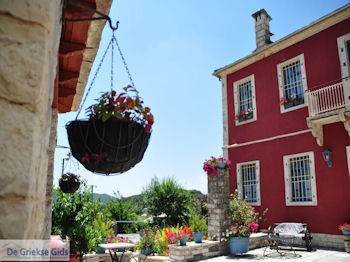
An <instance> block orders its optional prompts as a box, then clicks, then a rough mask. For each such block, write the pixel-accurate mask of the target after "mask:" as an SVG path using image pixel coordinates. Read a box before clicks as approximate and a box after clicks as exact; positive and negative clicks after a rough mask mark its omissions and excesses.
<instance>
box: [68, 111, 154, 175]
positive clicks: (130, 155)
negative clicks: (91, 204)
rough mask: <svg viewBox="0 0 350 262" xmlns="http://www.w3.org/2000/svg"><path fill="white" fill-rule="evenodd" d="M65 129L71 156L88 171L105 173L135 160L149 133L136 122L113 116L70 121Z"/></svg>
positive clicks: (121, 169)
mask: <svg viewBox="0 0 350 262" xmlns="http://www.w3.org/2000/svg"><path fill="white" fill-rule="evenodd" d="M67 132H68V141H69V144H70V147H71V152H72V155H73V156H74V157H75V158H76V159H77V160H78V161H79V162H80V163H81V164H82V165H83V166H84V167H85V168H86V169H88V170H89V171H91V172H95V173H101V174H107V175H108V174H112V173H123V172H125V171H127V170H129V169H130V168H132V167H134V166H135V165H136V164H137V163H139V162H140V161H141V160H142V158H143V155H144V153H145V151H146V148H147V146H148V142H149V138H150V136H151V134H150V133H147V132H146V131H145V129H144V127H143V126H142V125H140V124H139V123H136V122H126V121H123V120H119V119H115V118H111V119H108V120H107V121H106V122H102V121H101V120H98V119H90V120H86V121H82V120H76V121H72V122H70V123H69V124H68V125H67Z"/></svg>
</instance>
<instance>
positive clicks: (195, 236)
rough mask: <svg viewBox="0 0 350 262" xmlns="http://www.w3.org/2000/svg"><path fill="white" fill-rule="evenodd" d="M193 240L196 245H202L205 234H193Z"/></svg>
mask: <svg viewBox="0 0 350 262" xmlns="http://www.w3.org/2000/svg"><path fill="white" fill-rule="evenodd" d="M193 239H194V242H195V243H202V239H203V232H193Z"/></svg>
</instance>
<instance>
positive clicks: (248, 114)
mask: <svg viewBox="0 0 350 262" xmlns="http://www.w3.org/2000/svg"><path fill="white" fill-rule="evenodd" d="M252 115H253V110H251V109H247V110H243V111H241V112H239V114H238V115H236V116H235V120H241V121H242V120H247V119H249V118H250V117H251V116H252Z"/></svg>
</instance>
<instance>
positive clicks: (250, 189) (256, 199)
mask: <svg viewBox="0 0 350 262" xmlns="http://www.w3.org/2000/svg"><path fill="white" fill-rule="evenodd" d="M237 186H238V192H239V194H240V196H241V197H242V198H244V199H245V200H246V201H247V202H248V203H250V204H251V205H253V206H254V205H255V206H260V205H261V201H260V172H259V161H252V162H246V163H239V164H237Z"/></svg>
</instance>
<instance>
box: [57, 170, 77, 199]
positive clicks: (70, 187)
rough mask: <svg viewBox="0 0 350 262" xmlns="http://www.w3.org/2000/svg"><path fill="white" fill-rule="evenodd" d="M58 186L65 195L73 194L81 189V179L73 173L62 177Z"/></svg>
mask: <svg viewBox="0 0 350 262" xmlns="http://www.w3.org/2000/svg"><path fill="white" fill-rule="evenodd" d="M58 184H59V186H60V189H61V191H62V192H63V193H68V194H71V193H74V192H75V191H77V190H78V189H79V187H80V178H79V176H77V175H75V174H73V173H66V174H63V175H62V177H61V178H60V180H59V181H58Z"/></svg>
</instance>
